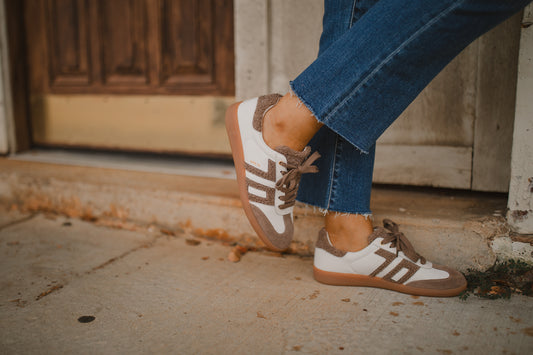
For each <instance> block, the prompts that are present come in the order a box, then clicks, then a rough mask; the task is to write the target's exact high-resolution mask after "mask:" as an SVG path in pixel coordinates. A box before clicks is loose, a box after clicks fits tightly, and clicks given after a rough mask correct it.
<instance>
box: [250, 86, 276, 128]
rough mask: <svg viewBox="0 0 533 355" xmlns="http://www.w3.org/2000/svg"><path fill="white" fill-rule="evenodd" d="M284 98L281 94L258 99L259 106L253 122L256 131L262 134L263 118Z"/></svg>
mask: <svg viewBox="0 0 533 355" xmlns="http://www.w3.org/2000/svg"><path fill="white" fill-rule="evenodd" d="M282 97H283V96H282V95H280V94H269V95H263V96H259V97H258V98H257V106H256V108H255V113H254V118H253V121H252V126H253V128H254V129H255V130H256V131H258V132H261V131H262V130H263V117H265V114H266V113H267V112H268V110H270V109H271V108H272V107H274V106H275V105H276V104H277V103H278V102H279V100H280V99H281V98H282Z"/></svg>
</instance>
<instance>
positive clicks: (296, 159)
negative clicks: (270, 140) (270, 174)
mask: <svg viewBox="0 0 533 355" xmlns="http://www.w3.org/2000/svg"><path fill="white" fill-rule="evenodd" d="M274 150H275V151H276V152H278V153H281V154H283V155H284V156H285V158H286V159H287V164H289V165H295V166H298V165H301V164H302V162H303V161H304V160H305V158H307V157H308V156H309V153H310V152H311V148H310V147H305V149H304V150H302V151H297V150H293V149H291V148H289V147H287V146H279V147H277V148H276V149H274Z"/></svg>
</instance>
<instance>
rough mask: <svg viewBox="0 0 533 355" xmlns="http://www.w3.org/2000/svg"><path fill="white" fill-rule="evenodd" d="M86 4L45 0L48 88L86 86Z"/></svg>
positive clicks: (87, 43) (78, 0)
mask: <svg viewBox="0 0 533 355" xmlns="http://www.w3.org/2000/svg"><path fill="white" fill-rule="evenodd" d="M86 10H87V1H86V0H75V1H71V0H48V1H47V2H46V9H45V11H46V16H47V17H48V18H54V19H56V21H48V22H47V23H46V30H47V31H46V34H47V38H48V62H49V79H50V86H52V87H54V86H73V85H84V86H86V85H89V83H90V81H91V80H90V75H89V62H90V60H89V51H88V47H89V34H88V22H87V16H86Z"/></svg>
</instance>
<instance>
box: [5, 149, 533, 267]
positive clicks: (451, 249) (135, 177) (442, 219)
mask: <svg viewBox="0 0 533 355" xmlns="http://www.w3.org/2000/svg"><path fill="white" fill-rule="evenodd" d="M0 202H1V203H2V204H4V205H5V206H14V207H15V208H19V209H21V210H26V211H28V210H30V211H32V210H33V211H36V210H39V211H50V212H54V213H61V214H65V215H68V216H71V217H78V218H83V219H87V220H96V219H115V220H120V221H128V222H130V223H136V224H142V225H147V224H155V225H159V226H163V227H164V228H167V229H169V230H173V229H174V230H178V229H179V230H181V229H186V230H189V231H191V232H193V233H195V234H197V235H201V236H204V237H208V238H215V239H221V240H225V241H231V242H240V243H244V244H248V245H254V246H260V245H261V242H260V241H259V240H258V238H257V237H256V236H255V233H254V232H253V230H252V228H251V227H250V226H249V224H248V221H247V220H246V217H245V215H244V213H243V212H242V210H241V203H240V200H239V198H238V190H237V184H236V182H235V181H232V180H224V179H213V178H199V177H185V176H177V175H169V174H158V173H146V172H135V171H123V170H114V169H103V168H90V167H73V166H65V165H56V164H44V163H35V162H20V161H13V160H9V159H6V158H0ZM505 203H506V199H505V196H503V195H493V194H479V193H468V192H461V191H442V190H420V189H412V188H404V189H398V188H387V187H376V188H374V190H373V198H372V210H373V211H374V219H375V224H376V225H378V224H381V222H380V221H381V219H383V218H390V219H392V220H394V221H396V222H397V223H399V224H400V225H401V229H402V231H403V232H404V233H405V234H406V235H407V236H408V237H409V238H410V240H411V241H412V243H413V244H414V245H415V246H416V248H417V250H418V251H419V252H420V254H422V255H424V256H426V257H427V258H428V259H430V260H432V261H434V262H436V263H441V264H447V265H450V266H454V267H456V268H458V269H460V270H463V271H464V270H466V269H469V268H471V269H477V270H482V269H486V268H488V267H489V266H491V265H492V264H493V263H494V262H495V260H496V258H497V257H498V256H500V257H503V258H510V257H516V256H521V257H522V259H523V260H525V261H529V262H532V261H533V256H532V255H529V256H528V255H526V254H527V251H526V252H524V251H523V250H522V249H520V253H518V254H517V255H515V254H516V253H515V254H513V253H512V250H513V248H512V247H511V249H509V247H504V246H505V245H506V244H505V242H506V241H507V239H509V235H510V229H509V228H508V226H507V224H506V222H505V219H504V218H503V217H502V215H503V214H505ZM322 223H323V222H322V214H321V213H320V212H319V211H318V209H315V208H313V207H309V206H306V205H303V204H298V205H297V206H296V208H295V227H296V234H295V242H294V243H293V246H292V250H291V251H292V252H294V253H298V254H304V255H305V254H307V255H309V254H312V251H313V244H314V241H315V238H316V235H317V232H318V230H319V229H320V228H321V227H322ZM500 238H502V239H501V241H500ZM505 238H507V239H505ZM509 240H510V239H509ZM495 241H496V242H495ZM493 246H496V247H493ZM515 249H516V248H515ZM509 250H511V253H509Z"/></svg>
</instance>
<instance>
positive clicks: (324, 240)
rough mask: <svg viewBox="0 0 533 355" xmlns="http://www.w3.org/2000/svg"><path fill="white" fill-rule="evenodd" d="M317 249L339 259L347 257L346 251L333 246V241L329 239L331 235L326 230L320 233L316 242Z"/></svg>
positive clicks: (323, 229)
mask: <svg viewBox="0 0 533 355" xmlns="http://www.w3.org/2000/svg"><path fill="white" fill-rule="evenodd" d="M315 248H320V249H323V250H325V251H327V252H328V253H330V254H332V255H335V256H337V257H343V256H344V255H346V252H345V251H343V250H339V249H337V248H335V247H334V246H333V245H332V244H331V240H330V239H329V234H328V232H327V231H326V228H322V229H321V230H320V232H318V239H317V241H316V244H315Z"/></svg>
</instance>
